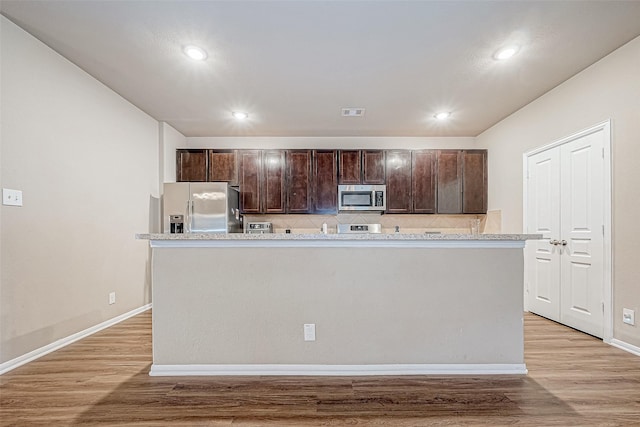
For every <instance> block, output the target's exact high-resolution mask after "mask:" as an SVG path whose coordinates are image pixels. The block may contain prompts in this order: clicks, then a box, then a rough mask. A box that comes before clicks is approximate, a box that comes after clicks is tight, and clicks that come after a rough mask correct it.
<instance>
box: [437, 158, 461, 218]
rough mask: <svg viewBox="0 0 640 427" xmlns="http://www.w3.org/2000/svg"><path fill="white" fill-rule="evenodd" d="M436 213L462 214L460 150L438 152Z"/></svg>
mask: <svg viewBox="0 0 640 427" xmlns="http://www.w3.org/2000/svg"><path fill="white" fill-rule="evenodd" d="M438 213H440V214H456V213H462V152H461V151H460V150H438Z"/></svg>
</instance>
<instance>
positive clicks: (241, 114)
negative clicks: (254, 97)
mask: <svg viewBox="0 0 640 427" xmlns="http://www.w3.org/2000/svg"><path fill="white" fill-rule="evenodd" d="M231 115H232V116H233V118H234V119H236V120H246V119H248V118H249V114H248V113H245V112H244V111H234V112H232V113H231Z"/></svg>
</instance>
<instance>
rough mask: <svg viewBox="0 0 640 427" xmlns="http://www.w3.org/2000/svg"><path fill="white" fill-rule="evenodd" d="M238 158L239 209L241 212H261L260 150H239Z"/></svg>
mask: <svg viewBox="0 0 640 427" xmlns="http://www.w3.org/2000/svg"><path fill="white" fill-rule="evenodd" d="M239 158H240V159H239V160H240V174H239V175H240V176H239V181H240V211H242V213H261V212H262V203H261V201H262V197H261V193H262V192H261V187H262V152H261V151H260V150H241V151H240V152H239Z"/></svg>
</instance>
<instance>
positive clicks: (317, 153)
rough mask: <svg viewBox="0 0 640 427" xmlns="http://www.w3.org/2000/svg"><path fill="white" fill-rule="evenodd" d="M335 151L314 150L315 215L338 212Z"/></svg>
mask: <svg viewBox="0 0 640 427" xmlns="http://www.w3.org/2000/svg"><path fill="white" fill-rule="evenodd" d="M337 157H338V156H337V152H336V151H335V150H329V151H325V150H314V152H313V186H314V196H313V200H314V206H313V208H314V209H313V210H314V212H316V213H323V214H331V213H336V212H337V211H338V168H337V166H338V163H337Z"/></svg>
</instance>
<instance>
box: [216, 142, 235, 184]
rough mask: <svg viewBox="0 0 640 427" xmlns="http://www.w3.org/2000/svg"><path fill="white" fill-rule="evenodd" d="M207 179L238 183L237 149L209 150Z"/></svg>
mask: <svg viewBox="0 0 640 427" xmlns="http://www.w3.org/2000/svg"><path fill="white" fill-rule="evenodd" d="M209 181H226V182H228V183H229V184H231V185H238V151H237V150H209Z"/></svg>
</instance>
